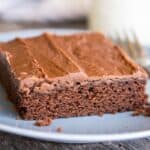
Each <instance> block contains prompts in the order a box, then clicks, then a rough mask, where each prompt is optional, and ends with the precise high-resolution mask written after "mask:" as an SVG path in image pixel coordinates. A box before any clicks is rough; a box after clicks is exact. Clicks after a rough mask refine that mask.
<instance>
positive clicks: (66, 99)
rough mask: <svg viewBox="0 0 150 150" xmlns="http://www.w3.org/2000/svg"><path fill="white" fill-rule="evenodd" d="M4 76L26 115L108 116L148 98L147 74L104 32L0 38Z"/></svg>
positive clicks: (0, 74)
mask: <svg viewBox="0 0 150 150" xmlns="http://www.w3.org/2000/svg"><path fill="white" fill-rule="evenodd" d="M0 80H1V82H2V84H3V86H4V87H5V89H6V91H7V93H8V96H9V99H10V100H11V101H12V102H13V103H14V104H15V106H16V108H17V110H18V112H19V114H20V115H21V116H22V118H24V119H35V120H37V119H43V118H45V117H50V118H60V117H75V116H86V115H102V114H104V113H116V112H124V111H130V110H135V109H137V108H140V107H142V105H144V104H145V103H146V102H147V95H146V94H145V85H146V80H147V74H146V73H145V71H144V70H143V69H142V68H141V67H140V66H138V65H137V64H135V63H134V62H133V61H132V60H131V59H130V58H129V57H128V56H127V55H126V54H125V53H124V52H123V50H122V49H121V48H120V47H118V46H116V45H115V44H113V43H112V42H111V41H109V40H108V39H107V38H105V37H104V36H103V35H102V34H100V33H79V34H74V35H64V36H62V35H53V34H48V33H45V34H43V35H41V36H37V37H32V38H31V37H30V38H26V39H21V38H18V39H15V40H12V41H9V42H5V43H0Z"/></svg>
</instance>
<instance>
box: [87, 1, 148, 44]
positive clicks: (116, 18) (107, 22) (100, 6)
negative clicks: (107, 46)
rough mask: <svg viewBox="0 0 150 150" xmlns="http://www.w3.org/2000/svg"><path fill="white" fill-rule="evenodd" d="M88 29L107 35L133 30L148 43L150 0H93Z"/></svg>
mask: <svg viewBox="0 0 150 150" xmlns="http://www.w3.org/2000/svg"><path fill="white" fill-rule="evenodd" d="M89 29H91V30H95V31H102V32H104V33H106V34H108V35H109V34H111V35H112V34H115V33H116V32H119V33H120V32H124V31H127V32H128V31H131V30H134V31H135V32H136V33H137V35H138V37H139V38H140V39H141V40H142V41H144V42H146V43H149V44H150V0H93V1H92V7H91V11H90V14H89Z"/></svg>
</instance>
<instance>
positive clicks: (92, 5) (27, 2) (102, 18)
mask: <svg viewBox="0 0 150 150" xmlns="http://www.w3.org/2000/svg"><path fill="white" fill-rule="evenodd" d="M149 6H150V1H149V0H1V1H0V31H8V30H18V29H22V28H78V29H90V30H96V31H97V30H98V31H102V32H104V33H106V34H109V35H113V36H114V35H115V34H116V32H119V34H120V33H121V32H123V31H131V30H134V31H135V32H136V33H137V34H138V36H139V38H140V39H142V42H143V41H144V43H146V44H147V43H148V42H149V39H150V34H148V30H149V26H150V19H149V15H150V9H149ZM141 37H142V38H141Z"/></svg>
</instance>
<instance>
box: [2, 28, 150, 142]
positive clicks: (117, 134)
mask: <svg viewBox="0 0 150 150" xmlns="http://www.w3.org/2000/svg"><path fill="white" fill-rule="evenodd" d="M43 31H51V32H54V33H60V34H65V33H67V34H68V33H73V32H77V31H75V30H58V29H57V30H55V29H53V30H48V29H45V30H24V31H19V32H9V33H4V34H0V41H7V40H10V39H13V38H14V37H16V36H19V37H28V36H34V35H38V34H40V33H42V32H43ZM147 92H150V84H148V85H147ZM58 127H61V128H62V132H61V133H58V132H56V129H57V128H58ZM0 130H2V131H6V132H9V133H14V134H18V135H22V136H27V137H32V138H36V139H42V140H48V141H56V142H65V143H91V142H100V141H108V140H109V141H110V140H111V141H117V140H119V141H120V140H127V139H136V138H142V137H148V136H150V118H148V117H143V116H138V117H133V116H132V115H131V112H127V113H118V114H115V115H110V114H107V115H104V116H103V117H98V116H91V117H75V118H68V119H56V120H54V121H53V123H52V124H51V125H50V126H47V127H36V126H35V125H34V121H24V120H17V113H16V112H15V110H14V108H13V106H12V104H11V103H10V102H9V101H8V100H7V98H6V93H5V91H4V89H2V87H1V86H0Z"/></svg>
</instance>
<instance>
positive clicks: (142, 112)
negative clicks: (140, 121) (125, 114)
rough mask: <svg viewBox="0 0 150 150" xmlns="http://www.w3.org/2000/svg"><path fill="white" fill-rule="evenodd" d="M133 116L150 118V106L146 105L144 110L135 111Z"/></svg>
mask: <svg viewBox="0 0 150 150" xmlns="http://www.w3.org/2000/svg"><path fill="white" fill-rule="evenodd" d="M132 115H133V116H139V115H143V116H147V117H148V116H150V105H145V106H143V107H142V108H139V109H137V110H135V111H134V112H133V114H132Z"/></svg>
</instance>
